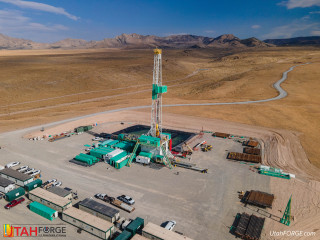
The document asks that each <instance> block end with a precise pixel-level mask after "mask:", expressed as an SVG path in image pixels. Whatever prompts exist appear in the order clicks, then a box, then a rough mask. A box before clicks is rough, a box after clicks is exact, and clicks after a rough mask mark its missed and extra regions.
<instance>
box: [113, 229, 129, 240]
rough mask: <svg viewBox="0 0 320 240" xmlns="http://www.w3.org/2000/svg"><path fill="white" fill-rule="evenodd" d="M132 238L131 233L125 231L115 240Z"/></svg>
mask: <svg viewBox="0 0 320 240" xmlns="http://www.w3.org/2000/svg"><path fill="white" fill-rule="evenodd" d="M132 237H133V236H132V233H131V232H129V231H127V230H124V231H123V232H122V233H121V234H120V235H119V236H118V237H116V238H115V240H129V239H131V238H132Z"/></svg>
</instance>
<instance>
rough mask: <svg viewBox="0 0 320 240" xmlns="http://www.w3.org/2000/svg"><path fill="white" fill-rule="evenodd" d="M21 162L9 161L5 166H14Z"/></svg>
mask: <svg viewBox="0 0 320 240" xmlns="http://www.w3.org/2000/svg"><path fill="white" fill-rule="evenodd" d="M19 164H20V162H11V163H8V164H7V165H6V166H5V167H6V168H12V167H15V166H18V165H19Z"/></svg>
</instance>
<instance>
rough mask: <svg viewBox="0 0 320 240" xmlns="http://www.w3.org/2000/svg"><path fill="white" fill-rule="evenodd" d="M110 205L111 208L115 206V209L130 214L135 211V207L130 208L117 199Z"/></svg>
mask: <svg viewBox="0 0 320 240" xmlns="http://www.w3.org/2000/svg"><path fill="white" fill-rule="evenodd" d="M110 204H112V205H113V206H116V207H118V208H120V209H122V210H124V211H126V212H128V213H131V212H133V211H134V210H135V207H132V206H130V205H128V204H126V203H124V202H122V201H120V200H117V199H114V200H113V201H111V202H110Z"/></svg>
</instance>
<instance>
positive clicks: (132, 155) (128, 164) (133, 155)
mask: <svg viewBox="0 0 320 240" xmlns="http://www.w3.org/2000/svg"><path fill="white" fill-rule="evenodd" d="M139 145H140V142H139V140H137V142H136V145H135V146H134V149H133V151H132V153H131V155H130V158H129V161H128V163H127V166H128V167H130V166H131V163H132V160H133V158H134V157H135V155H136V152H137V150H138V147H139Z"/></svg>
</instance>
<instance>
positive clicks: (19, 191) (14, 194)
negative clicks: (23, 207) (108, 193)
mask: <svg viewBox="0 0 320 240" xmlns="http://www.w3.org/2000/svg"><path fill="white" fill-rule="evenodd" d="M25 193H26V192H25V191H24V189H23V188H22V187H19V188H16V189H13V190H12V191H10V192H7V193H6V195H5V196H4V198H5V199H6V200H7V201H8V202H11V201H12V200H15V199H17V198H19V197H22V196H23V195H24V194H25Z"/></svg>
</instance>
